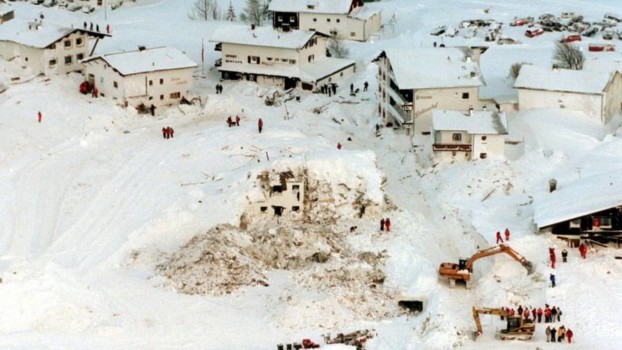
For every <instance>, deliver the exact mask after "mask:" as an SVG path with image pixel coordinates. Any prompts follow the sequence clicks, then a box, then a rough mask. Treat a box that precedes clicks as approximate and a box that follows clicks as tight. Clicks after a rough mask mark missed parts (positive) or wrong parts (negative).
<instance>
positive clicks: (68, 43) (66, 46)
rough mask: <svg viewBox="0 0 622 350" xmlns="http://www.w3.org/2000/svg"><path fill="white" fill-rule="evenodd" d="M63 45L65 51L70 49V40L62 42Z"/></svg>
mask: <svg viewBox="0 0 622 350" xmlns="http://www.w3.org/2000/svg"><path fill="white" fill-rule="evenodd" d="M64 44H65V48H66V49H67V48H70V47H71V40H65V41H64Z"/></svg>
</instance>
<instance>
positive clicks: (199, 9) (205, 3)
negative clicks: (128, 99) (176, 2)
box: [188, 0, 212, 21]
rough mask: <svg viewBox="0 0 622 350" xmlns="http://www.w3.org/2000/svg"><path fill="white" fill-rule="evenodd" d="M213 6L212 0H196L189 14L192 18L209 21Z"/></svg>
mask: <svg viewBox="0 0 622 350" xmlns="http://www.w3.org/2000/svg"><path fill="white" fill-rule="evenodd" d="M211 7H212V0H196V1H195V2H194V5H193V6H192V9H191V10H190V14H188V16H189V17H190V18H192V19H202V20H204V21H207V20H208V19H209V15H210V8H211Z"/></svg>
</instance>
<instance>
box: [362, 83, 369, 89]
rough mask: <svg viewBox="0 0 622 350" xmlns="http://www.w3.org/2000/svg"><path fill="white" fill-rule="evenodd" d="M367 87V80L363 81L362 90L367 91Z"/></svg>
mask: <svg viewBox="0 0 622 350" xmlns="http://www.w3.org/2000/svg"><path fill="white" fill-rule="evenodd" d="M368 87H369V83H368V82H365V83H364V84H363V91H367V88H368Z"/></svg>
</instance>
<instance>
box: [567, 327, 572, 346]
mask: <svg viewBox="0 0 622 350" xmlns="http://www.w3.org/2000/svg"><path fill="white" fill-rule="evenodd" d="M572 336H573V333H572V330H571V329H570V328H568V330H567V331H566V339H568V344H571V343H572Z"/></svg>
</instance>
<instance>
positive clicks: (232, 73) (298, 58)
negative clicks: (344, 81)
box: [210, 26, 355, 90]
mask: <svg viewBox="0 0 622 350" xmlns="http://www.w3.org/2000/svg"><path fill="white" fill-rule="evenodd" d="M326 39H327V36H326V35H324V34H321V33H316V32H310V31H302V30H292V31H289V32H279V31H276V30H274V29H272V28H261V27H256V28H255V27H254V26H252V27H248V26H237V27H231V26H227V27H226V28H221V29H219V30H216V32H214V35H213V36H212V38H211V39H210V41H212V42H216V43H217V44H216V47H215V50H216V51H221V52H222V58H221V59H219V60H218V61H217V62H216V65H217V66H218V70H219V71H220V72H221V74H222V78H223V79H245V80H249V81H255V82H257V83H258V84H261V85H269V86H276V87H280V88H284V89H289V88H299V89H304V90H314V89H315V88H316V87H318V86H320V85H323V84H331V83H335V82H337V81H339V80H340V79H341V78H342V77H344V76H346V75H348V74H351V73H353V72H354V69H355V62H354V61H353V60H348V59H338V58H331V57H326Z"/></svg>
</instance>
